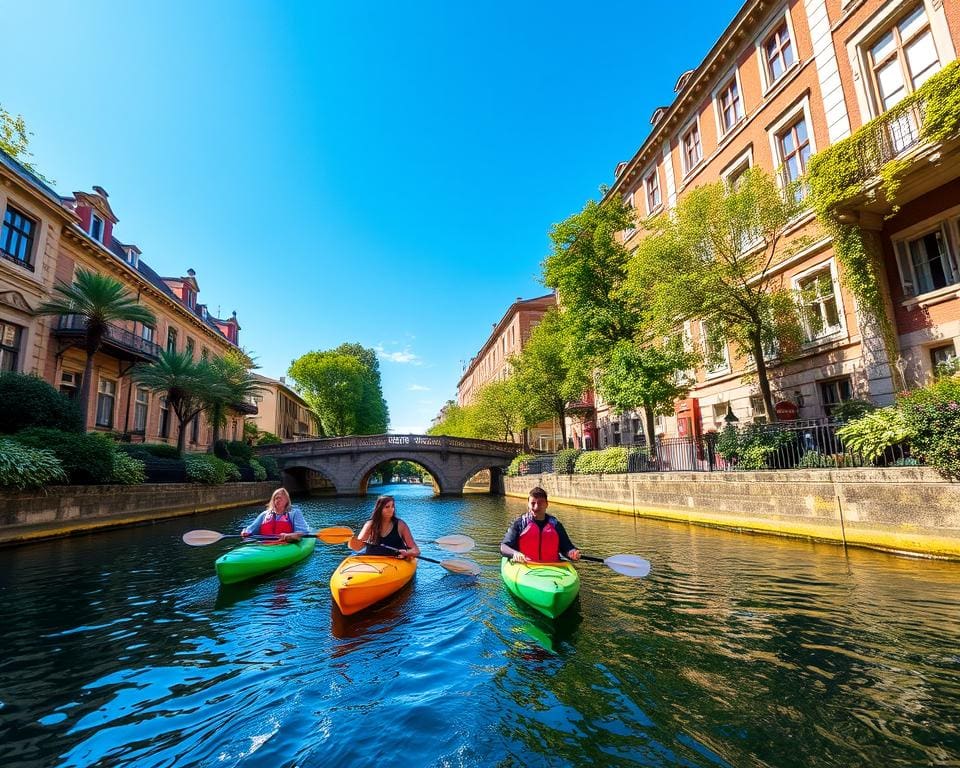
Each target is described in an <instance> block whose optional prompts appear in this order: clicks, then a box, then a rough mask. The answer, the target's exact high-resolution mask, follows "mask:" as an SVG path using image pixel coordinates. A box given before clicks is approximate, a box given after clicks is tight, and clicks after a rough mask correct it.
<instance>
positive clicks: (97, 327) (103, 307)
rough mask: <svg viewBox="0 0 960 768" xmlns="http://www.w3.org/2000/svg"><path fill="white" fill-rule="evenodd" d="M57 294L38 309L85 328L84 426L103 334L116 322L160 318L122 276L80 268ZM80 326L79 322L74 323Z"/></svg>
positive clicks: (146, 322)
mask: <svg viewBox="0 0 960 768" xmlns="http://www.w3.org/2000/svg"><path fill="white" fill-rule="evenodd" d="M53 293H54V298H53V299H51V300H50V301H47V302H44V303H43V304H41V305H40V306H39V307H37V309H36V313H37V314H38V315H59V316H60V317H68V316H73V317H75V318H77V319H78V320H79V327H82V328H83V332H84V333H83V348H84V351H85V352H86V353H87V362H86V365H85V366H84V369H83V381H82V382H81V383H80V413H81V415H82V417H83V424H84V428H86V424H87V410H88V407H89V404H90V380H91V378H92V377H93V358H94V356H95V355H96V354H97V352H99V351H100V348H101V346H103V339H104V336H105V335H106V334H107V333H108V331H109V328H110V324H111V323H113V322H141V323H143V324H144V325H155V324H156V322H157V318H156V317H155V316H154V314H153V312H151V311H150V309H149V308H148V307H145V306H143V305H142V304H138V303H137V302H138V299H137V297H136V296H134V295H133V294H132V293H130V292H129V291H128V290H127V289H126V288H125V287H124V285H123V283H121V282H120V281H119V280H116V279H114V278H112V277H110V276H109V275H101V274H99V273H97V272H90V271H87V270H85V269H81V270H78V271H77V275H76V277H75V278H74V281H73V284H72V285H67V284H66V283H58V284H57V285H56V286H54V289H53ZM74 327H78V326H76V325H75V326H74Z"/></svg>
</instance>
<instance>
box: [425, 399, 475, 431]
mask: <svg viewBox="0 0 960 768" xmlns="http://www.w3.org/2000/svg"><path fill="white" fill-rule="evenodd" d="M471 411H472V409H471V408H470V407H469V406H468V407H463V406H460V405H457V404H456V403H455V402H454V401H453V400H448V401H447V404H446V405H445V406H444V408H443V418H442V419H441V420H440V421H439V422H438V423H437V424H434V425H433V426H432V427H430V428H429V429H428V430H427V434H428V435H447V436H448V437H475V435H474V430H473V416H472V413H471Z"/></svg>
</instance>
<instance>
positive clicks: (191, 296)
mask: <svg viewBox="0 0 960 768" xmlns="http://www.w3.org/2000/svg"><path fill="white" fill-rule="evenodd" d="M187 306H188V307H190V309H195V308H196V306H197V294H195V293H194V292H193V291H191V290H187Z"/></svg>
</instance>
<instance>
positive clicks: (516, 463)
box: [507, 453, 537, 477]
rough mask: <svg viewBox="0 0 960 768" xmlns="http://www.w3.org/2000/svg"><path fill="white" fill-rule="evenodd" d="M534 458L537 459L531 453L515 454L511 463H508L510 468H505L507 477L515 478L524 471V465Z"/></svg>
mask: <svg viewBox="0 0 960 768" xmlns="http://www.w3.org/2000/svg"><path fill="white" fill-rule="evenodd" d="M535 458H537V457H536V456H534V455H533V454H532V453H520V454H517V455H516V456H514V457H513V461H511V462H510V466H509V467H507V475H508V476H509V477H516V476H517V475H519V474H520V473H521V471H522V470H523V469H526V463H527V462H528V461H530V460H531V459H535Z"/></svg>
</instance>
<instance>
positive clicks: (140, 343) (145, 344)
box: [53, 315, 162, 361]
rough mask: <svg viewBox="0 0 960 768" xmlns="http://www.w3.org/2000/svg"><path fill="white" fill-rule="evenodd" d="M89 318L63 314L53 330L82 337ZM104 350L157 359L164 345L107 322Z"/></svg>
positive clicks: (139, 357) (62, 335) (134, 356)
mask: <svg viewBox="0 0 960 768" xmlns="http://www.w3.org/2000/svg"><path fill="white" fill-rule="evenodd" d="M87 325H88V322H87V318H85V317H81V316H80V315H62V316H61V317H59V318H57V325H56V327H55V328H54V330H53V332H54V334H55V335H56V336H59V337H61V338H80V337H82V336H84V335H85V334H86V332H87ZM103 346H104V351H105V352H107V353H111V354H115V355H118V356H120V357H124V358H128V359H135V360H150V361H152V360H157V359H159V358H160V352H161V351H162V347H161V346H160V345H159V344H154V343H153V342H152V341H147V340H146V339H145V338H143V337H142V336H137V335H136V334H135V333H131V332H130V331H128V330H126V329H125V328H121V327H120V326H118V325H115V324H114V323H107V330H106V332H105V333H104V334H103Z"/></svg>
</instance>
